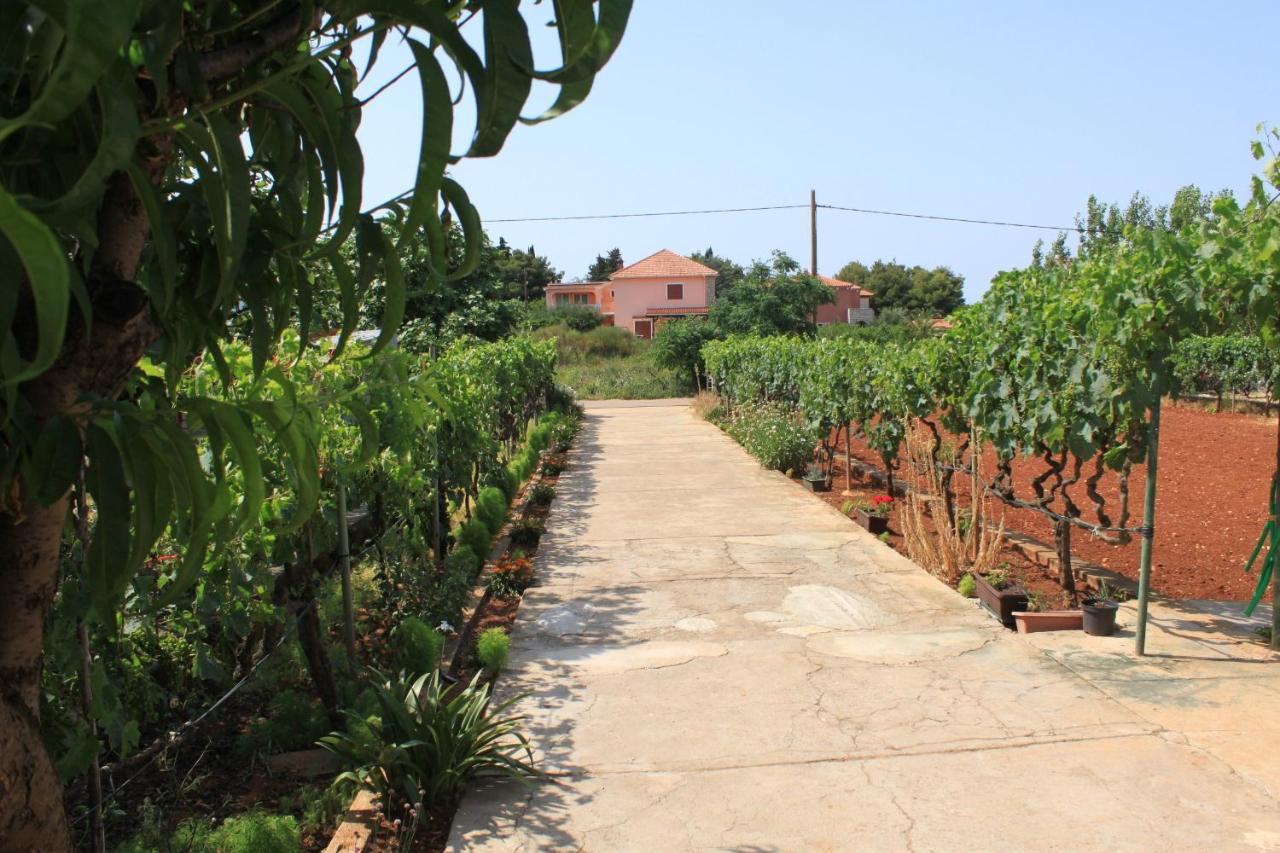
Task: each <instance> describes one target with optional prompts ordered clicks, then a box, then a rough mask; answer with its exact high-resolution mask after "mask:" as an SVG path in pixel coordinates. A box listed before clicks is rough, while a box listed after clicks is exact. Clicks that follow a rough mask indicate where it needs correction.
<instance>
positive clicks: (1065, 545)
mask: <svg viewBox="0 0 1280 853" xmlns="http://www.w3.org/2000/svg"><path fill="white" fill-rule="evenodd" d="M1053 538H1054V541H1055V542H1056V543H1057V545H1058V583H1060V584H1062V588H1063V590H1065V591H1066V592H1067V593H1068V594H1069V595H1070V596H1071V601H1072V603H1073V604H1074V603H1075V600H1076V576H1075V573H1074V571H1073V570H1072V568H1071V523H1070V522H1068V521H1059V522H1058V523H1057V524H1056V525H1054V531H1053Z"/></svg>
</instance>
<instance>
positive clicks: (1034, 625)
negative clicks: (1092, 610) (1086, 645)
mask: <svg viewBox="0 0 1280 853" xmlns="http://www.w3.org/2000/svg"><path fill="white" fill-rule="evenodd" d="M1013 620H1014V621H1015V622H1017V623H1018V633H1019V634H1035V633H1037V632H1039V631H1079V630H1080V629H1081V628H1083V627H1084V614H1083V613H1081V612H1080V611H1079V610H1045V611H1043V612H1040V613H1033V612H1030V611H1023V610H1015V611H1014V613H1013Z"/></svg>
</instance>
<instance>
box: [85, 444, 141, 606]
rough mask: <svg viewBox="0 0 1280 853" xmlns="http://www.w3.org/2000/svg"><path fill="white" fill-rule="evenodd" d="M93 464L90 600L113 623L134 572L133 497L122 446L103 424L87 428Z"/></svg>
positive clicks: (88, 560) (88, 555)
mask: <svg viewBox="0 0 1280 853" xmlns="http://www.w3.org/2000/svg"><path fill="white" fill-rule="evenodd" d="M85 439H86V446H87V449H88V457H89V465H88V470H87V472H86V474H85V486H86V488H87V489H88V491H89V494H90V495H91V496H92V497H93V506H94V509H95V510H96V511H97V521H96V523H95V524H94V526H93V534H92V536H91V537H90V539H89V548H88V551H87V552H86V554H85V561H84V562H85V572H86V574H87V575H88V587H89V600H90V602H91V604H92V607H93V611H94V613H95V615H96V617H97V618H98V620H99V621H101V622H103V623H104V624H108V625H109V624H112V621H113V619H114V617H115V606H116V602H117V601H118V600H119V597H120V593H122V592H123V591H124V588H125V586H126V585H127V584H128V582H129V578H130V577H132V575H133V573H132V571H130V567H129V563H128V561H127V560H126V559H124V557H125V555H127V554H128V553H129V551H130V549H131V547H132V543H133V535H132V532H131V530H130V524H129V521H130V509H131V508H132V500H131V499H130V496H129V486H128V483H127V482H126V481H125V474H124V466H123V465H122V464H121V461H120V457H121V454H120V448H119V447H118V446H117V445H116V442H115V440H114V439H113V437H112V435H111V433H110V432H109V431H108V430H107V429H105V428H104V427H103V426H101V425H99V424H96V423H95V424H90V425H89V426H88V427H87V428H86V430H85Z"/></svg>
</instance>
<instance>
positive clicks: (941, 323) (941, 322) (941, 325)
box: [929, 317, 951, 332]
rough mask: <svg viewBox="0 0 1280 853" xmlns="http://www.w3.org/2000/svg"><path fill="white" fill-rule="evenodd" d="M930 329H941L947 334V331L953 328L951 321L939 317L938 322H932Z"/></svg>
mask: <svg viewBox="0 0 1280 853" xmlns="http://www.w3.org/2000/svg"><path fill="white" fill-rule="evenodd" d="M929 328H931V329H939V330H941V331H944V332H945V331H946V330H947V329H950V328H951V321H950V320H948V319H946V318H945V317H939V318H937V319H936V320H932V321H930V323H929Z"/></svg>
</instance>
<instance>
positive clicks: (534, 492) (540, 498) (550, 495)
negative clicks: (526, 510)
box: [529, 483, 556, 506]
mask: <svg viewBox="0 0 1280 853" xmlns="http://www.w3.org/2000/svg"><path fill="white" fill-rule="evenodd" d="M555 497H556V487H555V486H553V485H551V484H550V483H538V484H537V485H536V486H534V487H533V488H532V489H530V490H529V501H530V503H534V504H537V505H538V506H549V505H550V504H551V501H553V500H555Z"/></svg>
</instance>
